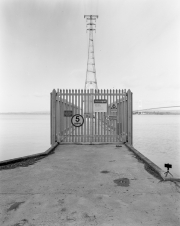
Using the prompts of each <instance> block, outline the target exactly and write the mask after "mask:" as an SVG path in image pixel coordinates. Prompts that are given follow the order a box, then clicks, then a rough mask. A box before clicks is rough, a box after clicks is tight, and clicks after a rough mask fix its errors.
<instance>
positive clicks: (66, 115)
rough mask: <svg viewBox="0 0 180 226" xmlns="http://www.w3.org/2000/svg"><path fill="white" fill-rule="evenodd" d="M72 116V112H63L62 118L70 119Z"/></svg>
mask: <svg viewBox="0 0 180 226" xmlns="http://www.w3.org/2000/svg"><path fill="white" fill-rule="evenodd" d="M72 116H73V111H69V110H67V111H64V117H72Z"/></svg>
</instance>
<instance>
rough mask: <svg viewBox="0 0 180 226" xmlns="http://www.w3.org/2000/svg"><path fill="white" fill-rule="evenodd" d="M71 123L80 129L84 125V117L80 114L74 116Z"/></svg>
mask: <svg viewBox="0 0 180 226" xmlns="http://www.w3.org/2000/svg"><path fill="white" fill-rule="evenodd" d="M71 123H72V124H73V126H75V127H80V126H82V125H83V123H84V118H83V116H82V115H79V114H76V115H73V117H72V118H71Z"/></svg>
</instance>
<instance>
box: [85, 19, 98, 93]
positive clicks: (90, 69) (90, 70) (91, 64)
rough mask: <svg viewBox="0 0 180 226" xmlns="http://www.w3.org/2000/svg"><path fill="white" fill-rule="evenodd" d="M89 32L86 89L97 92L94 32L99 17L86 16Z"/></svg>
mask: <svg viewBox="0 0 180 226" xmlns="http://www.w3.org/2000/svg"><path fill="white" fill-rule="evenodd" d="M84 18H86V23H87V24H86V26H87V27H88V28H87V31H89V47H88V61H87V71H86V81H85V89H86V90H87V89H93V90H97V89H98V86H97V79H96V68H95V57H94V41H93V31H96V24H95V22H96V19H97V18H98V16H97V15H85V16H84Z"/></svg>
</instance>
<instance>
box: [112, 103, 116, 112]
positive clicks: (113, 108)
mask: <svg viewBox="0 0 180 226" xmlns="http://www.w3.org/2000/svg"><path fill="white" fill-rule="evenodd" d="M111 111H112V112H117V103H113V104H111Z"/></svg>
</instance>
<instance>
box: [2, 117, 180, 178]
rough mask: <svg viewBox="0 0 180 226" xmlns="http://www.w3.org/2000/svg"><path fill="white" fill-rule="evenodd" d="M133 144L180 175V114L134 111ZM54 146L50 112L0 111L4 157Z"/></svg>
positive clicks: (16, 155)
mask: <svg viewBox="0 0 180 226" xmlns="http://www.w3.org/2000/svg"><path fill="white" fill-rule="evenodd" d="M133 131H134V138H133V140H134V141H133V145H134V147H135V148H136V149H137V150H138V151H140V152H141V153H142V154H144V155H145V156H146V157H147V158H149V159H150V160H151V161H153V162H154V163H155V164H156V165H158V166H159V167H160V168H161V169H163V170H166V169H165V168H164V163H170V164H172V167H173V168H172V169H170V172H171V173H172V174H175V173H176V174H177V175H178V176H179V177H180V166H179V165H178V164H179V162H180V116H179V115H134V116H133ZM49 147H50V116H49V115H0V161H3V160H6V159H12V158H16V157H19V156H26V155H30V154H34V153H39V152H43V151H45V150H47V149H48V148H49Z"/></svg>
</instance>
